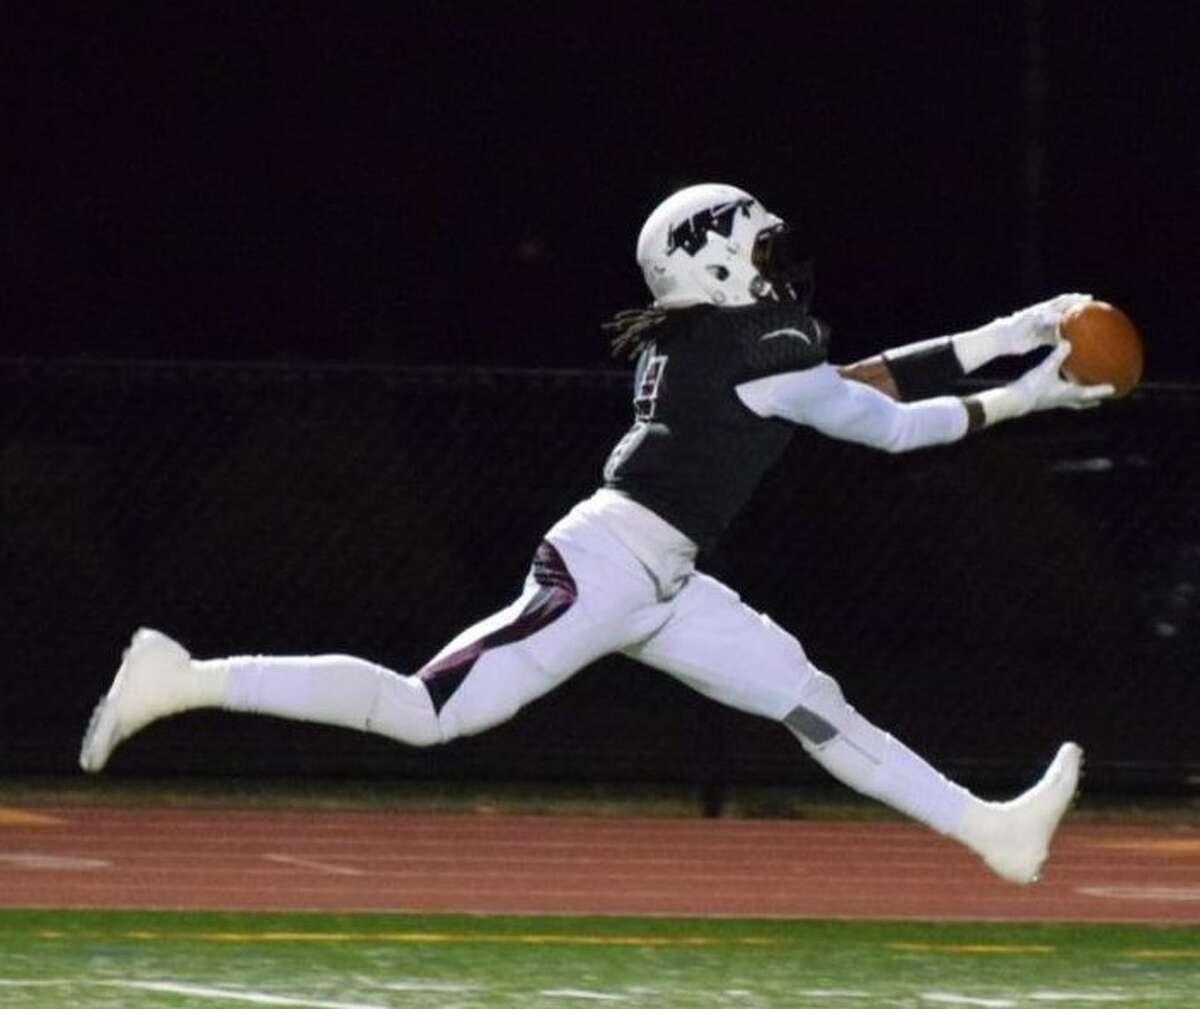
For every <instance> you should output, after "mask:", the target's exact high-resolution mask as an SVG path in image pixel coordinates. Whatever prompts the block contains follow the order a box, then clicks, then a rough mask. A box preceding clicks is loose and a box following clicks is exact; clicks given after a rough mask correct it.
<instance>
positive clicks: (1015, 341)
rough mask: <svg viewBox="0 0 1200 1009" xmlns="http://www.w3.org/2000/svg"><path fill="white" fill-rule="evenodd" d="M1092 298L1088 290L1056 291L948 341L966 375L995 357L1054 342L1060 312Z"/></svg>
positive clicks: (1058, 336)
mask: <svg viewBox="0 0 1200 1009" xmlns="http://www.w3.org/2000/svg"><path fill="white" fill-rule="evenodd" d="M1091 300H1092V296H1091V295H1090V294H1059V295H1056V296H1055V297H1053V298H1050V299H1048V300H1046V301H1039V302H1038V303H1037V304H1036V305H1030V306H1029V307H1028V308H1022V309H1020V310H1019V311H1016V312H1013V313H1012V315H1005V316H1001V317H1000V318H999V319H993V320H992V321H991V322H989V323H988V324H987V325H985V326H980V327H979V328H978V329H972V330H968V331H967V332H965V333H957V334H955V335H954V336H952V337H950V342H951V344H952V346H953V347H954V353H955V356H957V357H958V361H959V364H961V365H962V369H963V371H964V372H965V373H966V374H968V375H969V374H970V373H971V372H973V371H976V370H978V369H979V368H982V367H983V366H984V365H985V364H987V363H988V362H989V361H992V360H995V359H996V358H997V357H1006V356H1009V355H1016V356H1019V355H1022V354H1028V353H1029V352H1030V351H1031V350H1036V349H1037V348H1038V347H1047V346H1052V345H1053V344H1055V343H1057V342H1058V341H1059V339H1060V333H1059V331H1058V325H1059V323H1060V322H1061V321H1062V317H1063V314H1064V313H1065V312H1066V311H1067V310H1068V309H1071V308H1074V307H1075V306H1076V305H1082V304H1084V303H1085V302H1088V301H1091Z"/></svg>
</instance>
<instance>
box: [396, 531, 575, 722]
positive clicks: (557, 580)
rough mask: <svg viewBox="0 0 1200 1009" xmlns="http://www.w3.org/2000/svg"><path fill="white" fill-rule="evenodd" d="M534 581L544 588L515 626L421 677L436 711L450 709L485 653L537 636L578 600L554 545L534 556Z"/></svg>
mask: <svg viewBox="0 0 1200 1009" xmlns="http://www.w3.org/2000/svg"><path fill="white" fill-rule="evenodd" d="M533 578H534V581H535V582H537V584H538V585H539V586H540V588H539V589H538V591H537V593H536V594H535V595H534V597H533V598H532V599H530V600H529V602H528V603H527V604H526V606H525V608H524V609H523V610H522V611H521V612H520V614H518V616H517V618H516V619H515V620H513V622H512V623H510V624H506V625H505V626H504V627H501V628H499V629H497V630H495V631H492V632H491V633H490V634H485V635H484V636H483V637H482V638H480V639H479V640H478V641H474V642H472V643H471V644H469V645H466V646H464V647H462V648H460V649H458V650H457V651H455V652H451V653H450V654H449V655H445V656H443V657H442V658H440V659H437V660H436V661H434V662H431V663H430V664H429V665H427V666H425V667H424V668H423V669H421V670H420V671H419V672H418V673H417V676H418V677H420V678H421V680H423V681H424V683H425V686H426V688H427V689H428V690H429V696H430V697H431V698H433V707H434V710H435V711H438V712H440V711H441V710H442V708H444V707H445V706H446V702H447V701H449V700H450V698H451V697H453V696H454V692H455V691H456V690H458V688H459V687H460V686H462V683H463V681H464V680H465V679H466V678H467V674H468V673H470V672H471V669H472V668H473V667H474V665H475V663H476V662H478V661H479V658H480V656H481V655H483V653H484V652H486V651H487V650H488V649H489V648H498V647H499V646H500V645H508V644H512V643H513V642H514V641H522V640H524V639H525V638H527V637H529V636H530V635H531V634H535V633H536V632H537V631H540V630H541V629H542V628H543V627H546V626H547V625H548V624H551V623H553V622H554V621H555V620H557V619H558V618H559V617H561V616H562V615H563V614H564V613H566V612H567V610H569V609H570V608H571V605H572V604H573V603H574V602H575V599H576V597H577V596H578V590H577V588H576V587H575V579H574V578H572V577H571V572H570V571H568V570H567V565H566V563H565V562H564V561H563V559H562V555H561V554H559V552H558V551H557V550H556V549H555V548H554V546H553V545H552V544H550V543H546V542H543V543H542V544H541V545H540V546H539V547H538V548H537V551H536V552H535V553H534V555H533Z"/></svg>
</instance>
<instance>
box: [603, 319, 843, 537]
mask: <svg viewBox="0 0 1200 1009" xmlns="http://www.w3.org/2000/svg"><path fill="white" fill-rule="evenodd" d="M655 333H656V338H655V340H654V342H653V343H651V344H649V345H647V346H646V348H645V349H644V350H643V351H642V354H641V356H640V357H639V358H638V362H637V368H636V370H635V372H634V380H633V412H634V422H633V427H631V428H630V429H629V431H628V432H627V433H626V435H625V436H624V437H623V438H622V439H621V440H620V442H618V443H617V445H616V447H615V448H614V449H613V450H612V452H611V454H610V455H609V457H608V462H607V463H606V465H605V467H604V484H605V486H606V487H611V488H614V489H615V490H619V491H621V492H622V493H624V494H626V495H628V496H629V497H631V498H633V500H635V501H637V502H638V503H639V504H642V505H645V506H646V507H647V508H649V509H651V510H652V511H654V512H656V513H657V514H658V515H660V516H662V517H663V518H664V519H666V520H667V521H668V522H670V523H671V524H672V525H673V526H675V528H676V529H679V530H680V531H681V532H683V533H685V534H686V535H687V536H688V537H689V538H690V539H691V540H692V541H693V542H695V543H696V544H697V545H698V546H700V547H701V549H705V550H709V549H712V547H713V546H714V545H715V544H716V542H717V540H718V539H719V538H720V536H721V534H722V533H723V532H724V531H725V529H726V527H728V525H729V523H730V522H731V521H732V520H733V517H734V515H736V514H737V512H738V511H739V510H740V509H741V507H742V505H744V504H745V503H746V500H747V499H748V498H749V497H750V495H751V494H752V493H753V492H754V488H755V487H757V486H758V482H759V480H760V479H761V478H762V475H763V473H765V472H766V470H767V469H768V468H770V467H771V466H772V465H773V464H774V463H775V461H776V460H777V459H778V458H779V456H780V455H781V454H782V453H783V450H784V449H785V448H786V447H787V444H788V442H789V441H790V440H791V437H792V434H793V433H794V431H795V427H794V426H793V425H792V424H790V423H789V422H787V421H785V420H781V419H776V418H764V417H760V416H759V415H758V414H756V413H754V412H753V411H752V410H750V409H749V408H748V407H747V406H746V405H745V404H744V403H742V401H741V400H740V399H739V398H738V395H737V392H736V389H735V387H736V386H738V385H739V384H741V383H742V382H749V381H752V380H753V379H757V378H765V377H766V376H768V375H777V374H781V373H783V372H788V371H800V370H803V369H805V368H812V367H815V366H816V365H818V364H820V363H822V362H823V361H825V359H826V355H827V350H828V341H829V330H828V327H826V326H825V325H824V323H822V322H820V321H818V320H817V319H814V318H813V317H812V316H810V315H808V314H807V313H806V312H805V311H804V310H803V309H802V308H801V307H800V306H799V305H794V304H788V303H776V302H763V303H760V304H757V305H748V306H744V307H737V308H717V307H715V306H707V305H706V306H700V307H697V308H690V309H684V310H682V311H677V312H671V313H670V314H669V315H668V317H667V319H666V321H664V322H663V323H662V324H660V326H659V327H658V329H656V330H655Z"/></svg>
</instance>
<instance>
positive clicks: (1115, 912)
mask: <svg viewBox="0 0 1200 1009" xmlns="http://www.w3.org/2000/svg"><path fill="white" fill-rule="evenodd" d="M0 906H5V907H97V908H182V909H224V910H243V909H245V910H252V909H253V910H258V909H269V910H276V911H291V910H306V909H311V910H336V911H397V912H401V911H413V912H421V911H426V912H429V911H448V912H449V911H452V912H478V913H493V914H497V913H506V914H629V915H642V914H654V915H721V916H768V917H787V918H877V919H968V920H999V919H1007V920H1027V921H1114V922H1115V921H1128V922H1190V923H1200V830H1197V829H1196V828H1195V827H1190V826H1184V825H1181V826H1179V827H1176V828H1172V827H1170V826H1155V827H1142V826H1136V827H1135V826H1130V827H1126V826H1115V825H1102V826H1095V825H1087V824H1073V823H1068V824H1067V825H1066V826H1065V827H1064V828H1063V830H1062V831H1061V832H1060V834H1059V837H1058V839H1057V842H1056V846H1055V851H1054V854H1053V856H1052V858H1051V861H1050V863H1049V865H1048V867H1047V872H1046V880H1045V882H1043V883H1041V884H1039V885H1037V886H1033V887H1027V888H1022V887H1015V886H1011V885H1009V884H1006V883H1003V882H1001V881H999V880H997V879H995V878H993V877H992V876H991V874H990V873H989V872H988V871H987V870H986V869H985V868H984V867H983V865H982V863H980V862H978V861H977V860H976V859H975V858H974V857H973V856H971V855H970V854H969V853H968V852H966V851H965V850H963V849H961V848H959V847H958V846H957V845H955V844H953V843H952V842H950V841H947V840H945V839H944V838H941V837H938V836H936V835H934V834H931V833H930V832H928V831H926V830H924V829H922V828H920V827H917V826H915V825H910V824H906V823H892V822H885V823H837V822H808V821H794V820H793V821H778V820H688V819H646V818H637V819H612V818H603V819H601V818H595V819H593V818H584V817H557V816H555V817H534V816H506V815H498V816H488V815H440V816H429V815H412V814H408V813H404V812H334V811H314V810H305V811H297V810H288V811H262V810H254V811H251V810H218V809H180V808H112V807H69V808H67V807H64V808H48V807H37V808H28V809H21V810H16V809H7V810H0Z"/></svg>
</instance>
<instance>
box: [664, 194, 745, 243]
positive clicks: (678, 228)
mask: <svg viewBox="0 0 1200 1009" xmlns="http://www.w3.org/2000/svg"><path fill="white" fill-rule="evenodd" d="M752 206H754V201H753V200H751V199H741V200H733V201H732V202H730V203H718V204H717V205H716V206H715V207H706V208H705V209H704V210H701V211H700V212H699V213H696V214H693V215H692V216H691V217H689V218H688V219H687V220H686V221H683V222H682V223H681V224H677V225H675V226H674V227H673V228H671V229H670V231H668V232H667V255H668V256H669V255H671V253H672V252H674V251H675V250H676V249H682V250H683V251H684V252H686V253H687V254H688V255H689V256H694V255H695V254H696V253H697V252H699V251H700V250H701V249H703V248H704V246H705V245H707V244H708V233H709V232H710V231H715V232H716V233H717V234H718V235H720V236H721V237H722V238H728V237H729V236H730V235H732V234H733V221H734V218H735V217H736V216H737V212H738V211H739V210H740V211H741V212H742V216H743V217H749V216H750V208H751V207H752Z"/></svg>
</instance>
